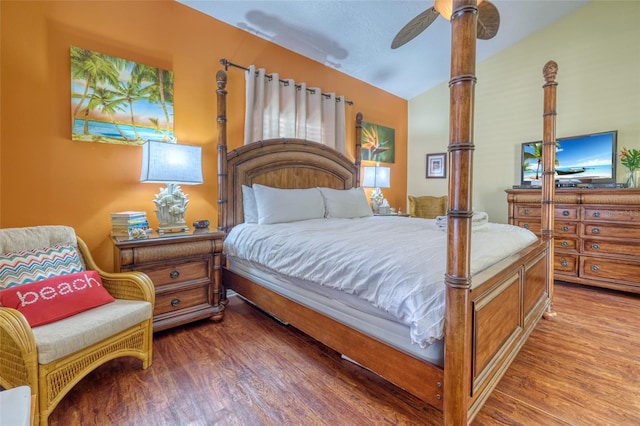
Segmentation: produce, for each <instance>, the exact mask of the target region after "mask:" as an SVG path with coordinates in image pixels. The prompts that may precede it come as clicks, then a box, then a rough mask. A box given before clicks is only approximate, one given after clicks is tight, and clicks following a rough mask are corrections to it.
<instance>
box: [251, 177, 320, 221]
mask: <svg viewBox="0 0 640 426" xmlns="http://www.w3.org/2000/svg"><path fill="white" fill-rule="evenodd" d="M253 194H254V195H255V197H256V205H257V207H258V223H259V224H261V225H262V224H267V223H282V222H295V221H298V220H306V219H319V218H323V217H324V200H323V198H322V194H321V193H320V191H319V190H318V188H309V189H279V188H272V187H270V186H264V185H258V184H255V185H253Z"/></svg>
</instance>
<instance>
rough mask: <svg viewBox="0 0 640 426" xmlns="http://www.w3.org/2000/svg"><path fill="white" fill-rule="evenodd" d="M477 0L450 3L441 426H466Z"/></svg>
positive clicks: (469, 337)
mask: <svg viewBox="0 0 640 426" xmlns="http://www.w3.org/2000/svg"><path fill="white" fill-rule="evenodd" d="M477 16H478V8H477V4H476V0H454V1H453V15H452V17H451V26H452V27H451V34H452V35H451V80H450V81H449V91H450V110H449V161H450V167H449V170H451V174H450V177H449V193H448V199H449V201H448V203H449V205H448V211H447V215H448V218H447V269H446V274H445V283H446V285H447V294H446V316H445V353H444V364H445V365H444V424H446V425H466V424H467V423H468V400H469V397H470V393H471V391H470V388H471V380H470V378H471V362H470V360H471V330H470V324H471V318H470V315H471V302H470V292H471V268H470V256H471V217H472V215H473V211H472V206H471V189H472V175H471V172H472V164H473V149H474V146H473V108H474V91H475V82H476V77H475V67H476V25H477Z"/></svg>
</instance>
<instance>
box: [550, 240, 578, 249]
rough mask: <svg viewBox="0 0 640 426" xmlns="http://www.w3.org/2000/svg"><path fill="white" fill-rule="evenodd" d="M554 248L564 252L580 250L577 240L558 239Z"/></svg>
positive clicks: (554, 243) (554, 241)
mask: <svg viewBox="0 0 640 426" xmlns="http://www.w3.org/2000/svg"><path fill="white" fill-rule="evenodd" d="M553 246H554V247H555V248H557V249H562V250H578V240H577V239H576V238H562V237H556V238H555V239H554V240H553Z"/></svg>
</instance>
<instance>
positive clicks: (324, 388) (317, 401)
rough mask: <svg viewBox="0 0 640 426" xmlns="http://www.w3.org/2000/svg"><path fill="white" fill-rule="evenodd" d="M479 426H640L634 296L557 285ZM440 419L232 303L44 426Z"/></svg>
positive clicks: (89, 389) (639, 313) (108, 378)
mask: <svg viewBox="0 0 640 426" xmlns="http://www.w3.org/2000/svg"><path fill="white" fill-rule="evenodd" d="M554 306H555V308H556V311H557V312H558V315H557V317H556V318H555V319H554V320H553V321H546V320H542V321H541V322H540V324H539V325H538V327H537V328H536V330H534V332H533V334H532V335H531V337H530V339H529V340H528V342H527V343H526V345H525V346H524V347H523V349H522V350H521V352H520V354H519V355H518V357H517V358H516V360H515V361H514V363H513V364H512V366H511V367H510V369H509V370H508V372H507V373H506V375H505V377H503V379H502V380H501V382H500V383H499V384H498V386H497V388H496V390H495V391H494V392H493V394H492V395H491V397H490V398H489V400H488V401H487V402H486V404H485V405H484V407H483V409H482V411H481V412H480V413H479V414H478V416H477V417H476V419H475V421H474V424H476V425H545V426H546V425H580V426H582V425H598V426H600V425H616V426H624V425H640V296H638V295H628V294H622V293H617V292H611V291H605V290H599V289H595V288H587V287H579V286H575V285H571V284H560V285H557V286H556V298H555V304H554ZM442 421H443V420H442V415H441V413H439V412H438V411H436V410H435V409H432V408H430V407H429V406H424V405H423V404H421V403H420V401H418V400H416V399H415V398H413V397H412V396H411V395H409V394H407V393H406V392H404V391H402V390H401V389H399V388H397V387H395V386H393V385H390V384H389V383H387V382H385V381H384V380H382V379H380V378H379V377H377V376H376V375H374V374H372V373H370V372H368V371H366V370H363V369H361V368H360V367H358V366H356V365H353V364H351V363H350V362H348V361H345V360H343V359H341V358H340V356H339V354H337V353H335V352H334V351H332V350H330V349H328V348H327V347H325V346H323V345H320V344H318V343H317V342H315V341H313V340H311V339H310V338H308V337H307V336H305V335H304V334H302V333H300V332H298V331H296V330H295V329H292V328H291V327H286V326H283V325H281V324H279V323H278V322H276V321H274V320H272V319H271V318H269V317H267V316H265V315H264V314H263V313H261V312H260V311H258V310H257V309H255V308H253V307H252V306H250V305H248V304H246V303H245V302H243V301H242V300H240V299H239V298H233V299H232V300H231V302H230V303H229V306H228V309H227V312H226V314H225V319H224V321H223V322H222V323H212V322H210V321H208V320H205V321H200V322H197V323H194V324H190V325H186V326H183V327H179V328H175V329H171V330H166V331H164V332H160V333H156V335H155V340H154V358H153V364H152V366H151V367H150V368H149V369H148V370H146V371H143V370H141V368H140V362H139V361H137V360H134V359H128V358H127V359H120V360H114V361H112V362H109V363H107V364H106V365H104V366H102V367H100V368H99V369H98V370H96V371H95V372H93V373H92V374H90V375H89V376H87V377H86V378H85V379H83V380H82V381H81V382H80V383H79V384H78V385H77V386H76V387H75V388H74V390H73V391H72V392H71V393H70V394H68V395H67V396H66V397H65V398H64V399H63V400H62V402H61V403H60V405H59V406H58V408H57V409H56V410H55V411H54V412H53V414H52V415H51V417H50V425H61V426H68V425H83V426H87V425H101V426H102V425H136V426H142V425H285V424H286V425H324V424H330V425H441V424H442Z"/></svg>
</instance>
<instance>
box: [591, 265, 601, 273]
mask: <svg viewBox="0 0 640 426" xmlns="http://www.w3.org/2000/svg"><path fill="white" fill-rule="evenodd" d="M591 270H592V271H593V272H598V271H599V270H600V267H599V266H598V265H593V266H591Z"/></svg>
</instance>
